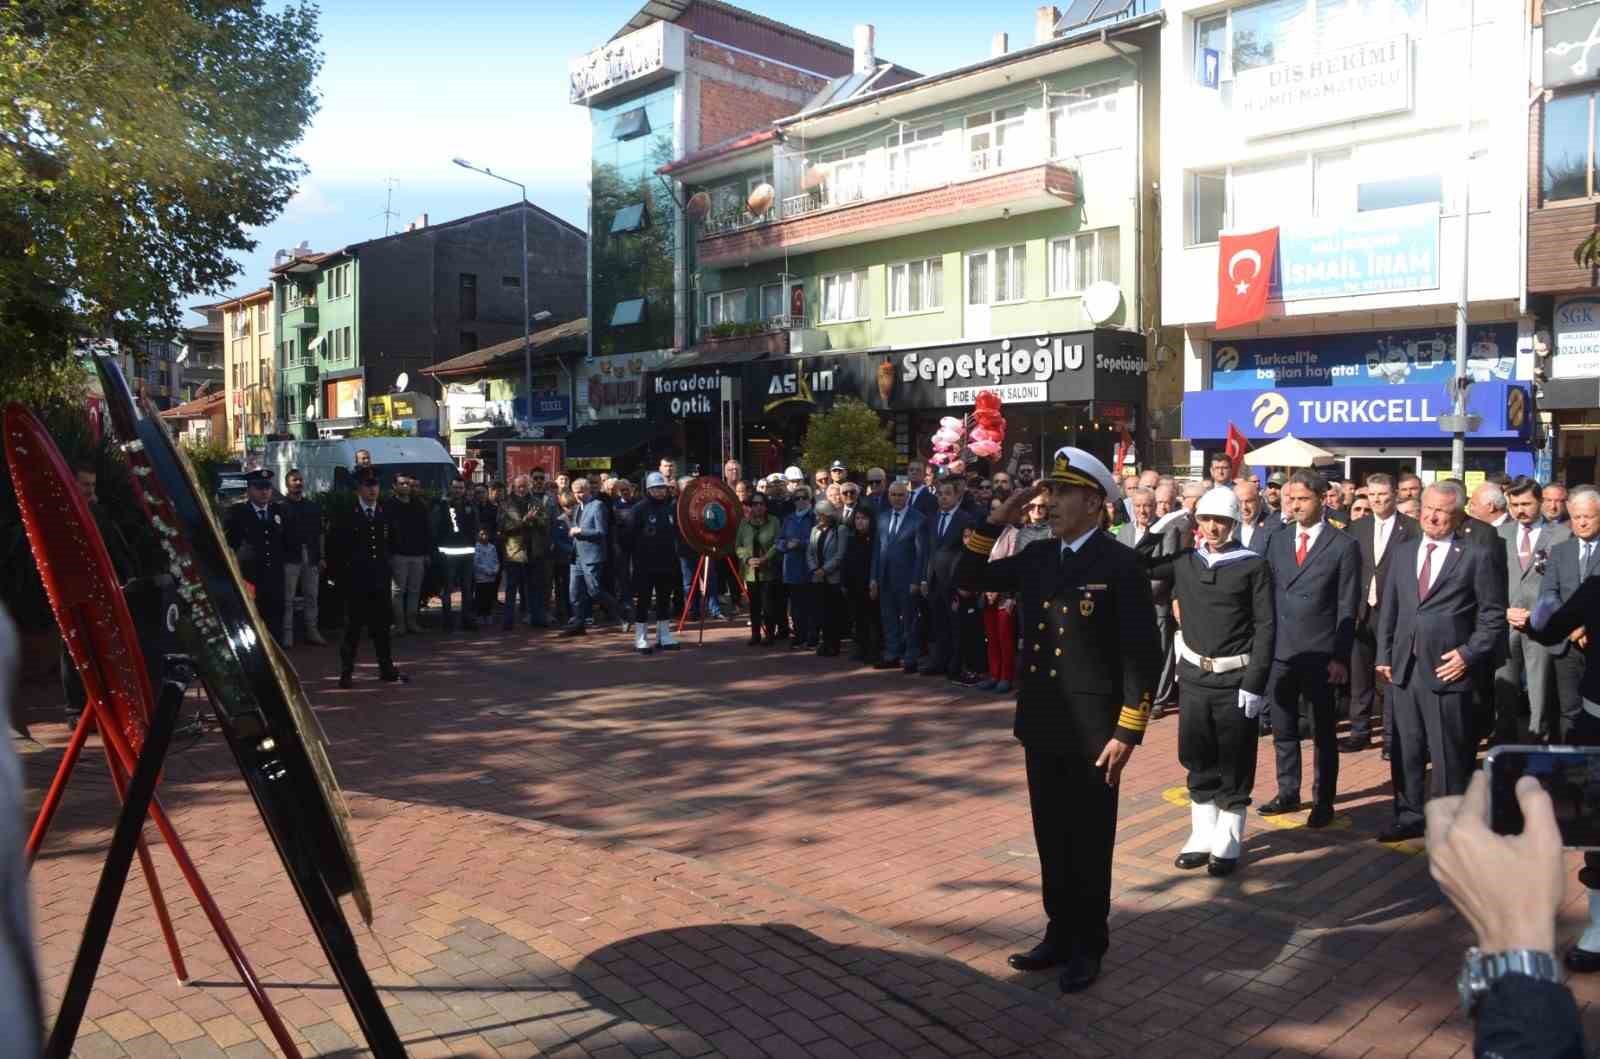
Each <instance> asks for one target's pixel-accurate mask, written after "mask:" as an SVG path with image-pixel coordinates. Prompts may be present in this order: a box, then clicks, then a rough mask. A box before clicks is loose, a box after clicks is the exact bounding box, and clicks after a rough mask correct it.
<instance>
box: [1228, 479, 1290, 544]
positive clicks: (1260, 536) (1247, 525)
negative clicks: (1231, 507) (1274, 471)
mask: <svg viewBox="0 0 1600 1059" xmlns="http://www.w3.org/2000/svg"><path fill="white" fill-rule="evenodd" d="M1233 495H1234V496H1236V497H1238V498H1239V524H1238V525H1237V526H1236V527H1234V531H1233V535H1234V539H1235V540H1237V541H1238V542H1239V543H1240V544H1242V545H1244V546H1245V547H1246V548H1248V549H1250V550H1251V551H1253V552H1255V553H1256V554H1257V555H1266V554H1267V541H1269V540H1271V539H1272V532H1273V530H1276V529H1278V528H1279V527H1280V526H1282V525H1283V523H1282V522H1281V521H1280V520H1279V519H1278V517H1277V515H1276V514H1274V513H1272V512H1270V511H1268V510H1267V508H1266V505H1265V504H1263V503H1262V502H1261V487H1260V486H1259V485H1257V484H1256V483H1255V482H1252V481H1251V480H1250V479H1248V478H1241V479H1240V480H1239V482H1238V483H1237V484H1236V485H1235V486H1234V487H1233Z"/></svg>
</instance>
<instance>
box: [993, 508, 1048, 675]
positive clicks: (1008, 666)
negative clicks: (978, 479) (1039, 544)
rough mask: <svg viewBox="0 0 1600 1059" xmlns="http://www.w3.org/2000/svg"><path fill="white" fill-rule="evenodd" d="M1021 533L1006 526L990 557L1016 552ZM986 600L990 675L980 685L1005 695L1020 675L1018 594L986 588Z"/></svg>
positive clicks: (1001, 556)
mask: <svg viewBox="0 0 1600 1059" xmlns="http://www.w3.org/2000/svg"><path fill="white" fill-rule="evenodd" d="M1036 502H1039V503H1041V505H1042V504H1043V503H1044V498H1036ZM1003 506H1004V502H1003V501H1001V500H992V501H990V504H989V508H990V510H991V511H993V510H994V509H996V508H999V507H1003ZM1021 534H1022V527H1021V526H1007V527H1006V528H1005V529H1004V530H1002V531H1001V532H1000V536H999V537H997V538H995V542H994V548H993V549H992V550H991V551H990V552H989V561H990V562H991V563H992V562H994V561H995V560H996V559H1006V558H1009V557H1011V556H1013V555H1015V554H1016V553H1017V547H1018V542H1019V541H1020V540H1021ZM983 602H984V608H983V633H984V637H985V639H986V640H987V641H988V644H989V676H988V679H986V680H984V681H982V682H981V683H979V684H978V687H979V688H980V689H982V690H984V691H994V692H998V693H999V694H1001V695H1004V694H1006V693H1007V692H1009V691H1010V690H1011V684H1012V682H1013V681H1015V680H1016V678H1017V597H1016V596H1015V595H1013V594H1012V593H1009V592H985V593H984V594H983Z"/></svg>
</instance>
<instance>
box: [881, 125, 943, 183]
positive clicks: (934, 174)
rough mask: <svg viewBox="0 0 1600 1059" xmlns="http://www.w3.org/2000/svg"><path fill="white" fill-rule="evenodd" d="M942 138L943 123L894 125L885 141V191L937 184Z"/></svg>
mask: <svg viewBox="0 0 1600 1059" xmlns="http://www.w3.org/2000/svg"><path fill="white" fill-rule="evenodd" d="M943 138H944V126H943V125H939V124H933V125H922V126H911V125H905V124H901V125H897V126H896V127H895V130H894V131H893V132H891V133H890V134H889V136H888V139H887V141H886V142H885V146H886V147H887V149H888V156H889V190H890V191H908V190H910V189H912V188H921V187H927V186H928V185H930V184H936V183H938V182H939V176H940V172H939V170H940V166H939V145H940V142H941V141H942V140H943Z"/></svg>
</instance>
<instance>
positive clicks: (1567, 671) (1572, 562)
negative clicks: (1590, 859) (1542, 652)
mask: <svg viewBox="0 0 1600 1059" xmlns="http://www.w3.org/2000/svg"><path fill="white" fill-rule="evenodd" d="M1566 507H1567V512H1568V518H1569V521H1568V522H1567V523H1566V525H1567V526H1568V527H1570V529H1571V532H1572V536H1570V537H1568V538H1567V539H1566V540H1564V541H1562V542H1560V543H1559V544H1556V545H1553V546H1552V547H1551V548H1550V557H1549V559H1547V560H1546V561H1545V569H1544V581H1543V584H1542V585H1541V586H1540V589H1539V591H1540V593H1541V594H1545V593H1549V594H1553V595H1554V597H1555V599H1556V602H1557V603H1558V604H1560V603H1565V602H1566V601H1567V600H1569V599H1571V598H1572V597H1573V595H1575V594H1576V593H1577V591H1578V586H1579V585H1581V584H1582V583H1583V582H1584V580H1585V579H1587V578H1588V577H1590V576H1591V575H1593V574H1596V573H1600V491H1596V490H1595V488H1594V486H1592V485H1580V486H1578V488H1576V489H1574V490H1572V495H1571V497H1570V498H1569V499H1568V501H1567V503H1566ZM1547 642H1548V641H1547ZM1588 648H1589V632H1588V630H1587V629H1586V628H1584V627H1582V626H1579V627H1578V628H1576V629H1574V630H1573V631H1572V632H1571V634H1569V635H1568V636H1566V637H1564V638H1563V639H1562V640H1561V642H1560V643H1557V644H1555V645H1553V646H1551V647H1550V649H1549V650H1550V654H1551V656H1552V658H1553V668H1554V669H1555V689H1556V703H1557V705H1558V706H1559V708H1560V711H1561V730H1560V731H1559V732H1557V731H1556V725H1555V715H1554V714H1550V715H1549V717H1550V724H1549V728H1550V741H1551V742H1553V743H1563V744H1572V743H1575V741H1576V737H1575V736H1574V734H1573V733H1574V730H1575V729H1576V728H1577V727H1578V722H1579V716H1578V715H1579V714H1581V713H1583V692H1582V691H1581V685H1582V683H1583V678H1584V673H1585V671H1586V669H1587V666H1586V664H1585V659H1584V655H1585V652H1586V651H1587V650H1588ZM1596 881H1597V882H1600V877H1597V880H1596Z"/></svg>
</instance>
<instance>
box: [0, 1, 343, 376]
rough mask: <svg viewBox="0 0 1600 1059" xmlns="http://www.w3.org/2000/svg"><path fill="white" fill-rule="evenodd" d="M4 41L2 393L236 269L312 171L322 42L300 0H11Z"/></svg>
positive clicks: (129, 334)
mask: <svg viewBox="0 0 1600 1059" xmlns="http://www.w3.org/2000/svg"><path fill="white" fill-rule="evenodd" d="M0 42H3V44H0V47H3V49H4V52H5V55H4V57H3V58H0V351H3V353H0V357H4V358H5V361H4V363H3V364H0V400H4V399H13V398H18V397H23V396H26V391H25V390H24V389H23V387H24V386H25V385H32V386H34V387H36V388H37V387H38V386H39V385H41V381H44V382H52V383H63V382H70V381H72V380H62V379H60V378H56V377H53V376H52V375H51V374H50V373H51V372H53V371H57V370H58V365H59V362H60V361H61V360H63V359H64V358H66V357H68V356H69V355H70V351H71V350H72V348H73V344H74V342H75V341H76V340H77V339H78V338H80V337H83V336H92V337H109V338H113V339H116V340H118V341H120V342H128V341H131V340H132V339H134V338H136V337H139V336H143V335H151V334H157V335H161V334H165V335H170V334H172V333H174V332H175V331H176V330H177V328H178V327H179V324H180V315H181V305H182V303H183V301H184V300H185V299H187V298H189V297H191V296H193V295H196V294H201V293H215V292H220V291H222V290H223V289H224V288H225V287H226V286H227V284H228V281H229V280H230V279H232V277H233V276H234V275H235V274H236V273H237V272H238V265H237V264H236V263H235V262H234V261H233V259H232V258H231V256H230V255H231V254H232V253H233V252H235V251H240V250H251V249H254V247H255V241H254V240H252V239H250V238H249V237H248V236H247V235H246V234H245V232H246V230H247V229H249V228H252V227H260V226H262V225H265V224H267V223H268V222H270V221H271V220H272V219H273V218H274V217H276V216H277V215H278V214H279V213H280V212H281V211H282V210H283V207H284V205H285V204H286V203H287V202H288V201H289V198H290V197H291V196H292V195H293V194H294V192H295V189H296V186H297V184H298V182H299V180H300V177H301V176H302V175H303V174H304V172H305V166H304V165H303V164H302V163H301V162H300V160H299V159H298V158H297V157H295V156H294V154H293V152H292V148H293V146H294V144H295V143H297V142H298V141H299V140H300V138H301V136H302V134H303V133H304V131H305V129H306V126H307V124H308V123H309V122H310V120H311V117H312V115H313V114H314V113H315V112H316V108H317V99H316V91H315V89H314V87H313V83H314V81H315V78H316V75H317V71H318V69H319V68H320V66H321V62H322V57H321V53H320V51H319V41H318V35H317V9H316V7H315V6H314V5H313V4H310V3H307V2H305V0H292V2H290V3H288V4H286V5H280V4H277V3H272V4H269V3H267V2H266V0H226V2H218V0H12V2H10V3H5V4H0ZM30 380H31V382H30Z"/></svg>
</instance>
